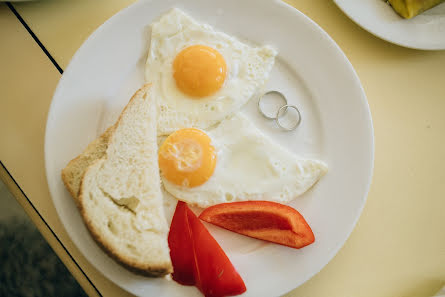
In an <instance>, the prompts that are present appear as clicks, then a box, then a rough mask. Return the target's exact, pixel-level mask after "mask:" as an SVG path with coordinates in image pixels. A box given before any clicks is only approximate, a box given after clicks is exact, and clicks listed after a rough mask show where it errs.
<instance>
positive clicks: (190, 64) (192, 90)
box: [145, 9, 277, 135]
mask: <svg viewBox="0 0 445 297" xmlns="http://www.w3.org/2000/svg"><path fill="white" fill-rule="evenodd" d="M276 54H277V52H276V51H275V50H274V49H273V48H271V47H269V46H251V45H248V44H246V43H244V42H241V41H239V40H238V39H236V38H234V37H232V36H229V35H227V34H225V33H222V32H218V31H215V30H214V29H213V28H212V27H211V26H209V25H206V24H201V23H198V22H197V21H195V20H194V19H192V18H191V17H190V16H188V15H186V14H185V13H184V12H182V11H181V10H179V9H172V10H170V11H169V12H168V13H166V14H164V15H162V17H161V18H160V19H159V20H158V21H157V22H155V23H153V24H152V26H151V41H150V49H149V53H148V58H147V63H146V70H145V79H146V81H147V82H151V83H153V88H154V90H153V92H154V93H153V94H154V95H155V96H156V98H157V99H158V133H159V135H168V134H170V133H172V132H174V131H176V130H178V129H181V128H200V129H206V128H208V127H210V126H212V125H215V124H217V123H218V122H220V121H221V120H223V119H224V118H225V117H227V116H229V115H231V114H233V113H235V112H237V111H238V110H239V109H240V108H241V107H242V106H243V105H244V104H245V103H247V101H248V100H249V99H250V98H251V97H252V96H253V95H254V94H256V93H258V92H260V89H261V88H262V86H263V85H264V84H265V82H266V81H267V79H268V77H269V74H270V71H271V70H272V67H273V65H274V62H275V56H276Z"/></svg>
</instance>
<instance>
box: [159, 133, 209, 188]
mask: <svg viewBox="0 0 445 297" xmlns="http://www.w3.org/2000/svg"><path fill="white" fill-rule="evenodd" d="M158 158H159V168H160V169H161V173H162V175H163V176H164V177H165V178H166V179H167V180H168V181H170V182H171V183H174V184H176V185H179V186H184V187H188V188H192V187H196V186H199V185H202V184H203V183H205V182H206V181H207V180H208V179H209V178H210V177H211V176H212V174H213V171H214V170H215V165H216V153H215V148H214V147H213V146H212V145H211V139H210V137H209V136H208V135H207V134H205V133H204V132H203V131H201V130H198V129H194V128H187V129H181V130H178V131H176V132H174V133H173V134H171V135H170V136H168V137H167V139H166V140H165V141H164V143H163V144H162V145H161V147H160V148H159V154H158Z"/></svg>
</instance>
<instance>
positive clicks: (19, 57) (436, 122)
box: [0, 0, 445, 297]
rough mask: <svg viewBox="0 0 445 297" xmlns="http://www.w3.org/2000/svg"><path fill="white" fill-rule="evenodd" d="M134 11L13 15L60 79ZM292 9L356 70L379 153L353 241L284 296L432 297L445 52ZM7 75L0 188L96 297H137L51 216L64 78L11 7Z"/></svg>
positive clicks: (2, 14)
mask: <svg viewBox="0 0 445 297" xmlns="http://www.w3.org/2000/svg"><path fill="white" fill-rule="evenodd" d="M132 2H133V1H131V0H121V1H118V0H96V1H86V0H76V1H60V0H59V1H50V0H47V1H41V2H40V1H39V2H28V3H20V4H14V7H15V9H16V10H17V12H18V13H19V15H20V16H21V17H22V18H23V20H24V21H25V22H26V24H28V26H29V27H30V28H31V30H32V31H33V32H34V34H35V35H36V36H37V38H38V39H39V40H40V41H41V43H42V44H43V45H44V47H45V48H46V49H47V50H48V51H49V53H50V54H51V55H52V57H53V58H54V59H55V61H56V62H57V63H58V64H59V65H60V67H61V68H62V69H64V68H65V67H66V66H67V64H68V63H69V61H70V59H71V57H72V55H73V54H74V53H75V52H76V50H77V49H78V48H79V46H80V45H81V44H82V42H83V41H84V40H85V39H86V38H87V37H88V36H89V35H90V34H91V33H92V32H93V31H94V30H95V29H96V28H97V27H98V26H99V25H101V24H102V23H103V22H104V21H105V20H106V19H108V18H109V17H111V16H112V15H113V14H114V13H116V12H118V11H119V10H121V9H122V8H124V7H126V6H128V5H129V4H131V3H132ZM288 3H289V4H291V5H293V6H294V7H296V8H297V9H299V10H300V11H302V12H303V13H305V14H306V15H307V16H309V17H310V18H312V19H313V20H314V21H315V22H317V23H318V24H319V25H320V26H321V27H322V28H323V29H324V30H326V31H327V32H328V33H329V34H330V35H331V37H332V38H333V39H334V40H335V41H336V42H337V43H338V44H339V45H340V47H341V48H342V50H343V51H344V52H345V53H346V55H347V56H348V58H349V60H350V61H351V63H352V65H353V66H354V68H355V69H356V71H357V73H358V75H359V77H360V80H361V82H362V84H363V86H364V89H365V92H366V95H367V97H368V102H369V105H370V108H371V112H372V117H373V121H374V129H375V148H376V151H375V170H374V178H373V183H372V186H371V190H370V193H369V196H368V200H367V203H366V206H365V209H364V211H363V213H362V216H361V218H360V220H359V222H358V224H357V226H356V228H355V230H354V231H353V233H352V235H351V237H350V238H349V239H348V241H347V242H346V244H345V245H344V247H343V248H342V249H341V250H340V252H339V253H338V254H337V255H336V256H335V258H334V259H333V260H332V261H331V262H330V263H329V264H328V265H327V266H326V267H325V268H324V269H323V270H322V271H321V272H320V273H318V274H317V275H316V276H315V277H313V278H312V279H311V280H309V281H308V282H306V283H305V284H304V285H302V286H300V287H299V288H296V289H295V290H293V291H292V292H290V293H289V294H288V295H287V296H295V297H296V296H305V297H317V296H320V297H324V296H326V297H350V296H351V297H352V296H355V297H368V296H369V297H379V296H381V297H386V296H388V297H390V296H402V297H417V296H432V295H433V294H434V293H435V292H436V291H437V290H439V289H440V287H442V286H443V285H445V228H444V227H445V169H444V168H445V51H436V52H431V51H430V52H429V51H418V50H411V49H406V48H402V47H399V46H396V45H392V44H390V43H387V42H385V41H382V40H380V39H378V38H376V37H374V36H373V35H371V34H369V33H368V32H366V31H364V30H363V29H361V28H359V27H358V26H357V25H356V24H354V23H353V22H352V21H350V20H349V19H348V18H347V17H346V16H345V15H344V14H343V13H342V12H341V11H340V10H339V9H338V8H337V7H336V6H335V5H334V4H333V3H332V1H326V0H325V1H322V0H289V1H288ZM0 65H1V68H0V69H1V70H0V89H1V91H2V94H1V99H0V112H1V117H0V160H1V162H2V164H3V165H4V167H5V168H3V169H2V170H0V177H2V179H4V180H5V181H6V182H7V183H8V185H9V186H10V189H11V190H12V192H13V193H14V194H15V196H16V197H17V199H18V200H19V202H20V203H21V205H22V206H23V207H24V208H25V210H26V211H27V213H28V214H29V215H30V216H31V218H32V220H33V221H34V223H35V224H36V225H37V227H38V228H39V230H40V231H41V232H42V234H43V235H44V237H45V238H46V239H47V240H48V242H49V243H50V245H51V246H52V247H53V249H54V250H55V251H56V253H57V254H58V255H59V256H60V257H61V259H62V261H63V262H64V263H65V265H67V267H68V269H69V270H70V271H71V272H72V273H73V275H74V276H75V277H76V279H77V280H78V281H79V283H80V284H81V285H82V287H83V288H84V289H85V290H86V292H87V293H88V294H89V295H90V296H98V293H97V291H96V289H95V288H94V287H93V285H92V284H94V286H95V287H96V288H97V290H98V291H99V292H100V294H102V295H103V296H131V294H129V293H126V292H125V291H124V290H122V289H120V288H119V287H117V286H116V285H114V284H113V283H111V282H110V281H108V280H107V279H106V278H105V277H104V276H102V275H101V274H100V273H99V272H98V271H97V270H95V269H94V268H93V267H92V266H91V265H90V264H89V263H88V262H87V261H86V259H85V258H84V257H83V256H82V254H81V253H80V252H79V250H78V249H77V248H76V247H75V246H74V245H73V243H72V242H71V240H70V239H69V236H68V235H67V233H66V232H65V230H64V228H63V227H62V225H61V223H60V220H59V218H58V216H57V214H56V211H55V209H54V206H53V204H52V202H51V198H50V195H49V192H48V187H47V184H46V179H45V172H44V161H43V141H44V133H45V124H46V116H47V112H48V108H49V104H50V102H51V98H52V94H53V92H54V89H55V87H56V85H57V82H58V80H59V78H60V76H61V75H60V73H59V72H58V70H57V69H56V68H55V66H54V65H53V64H52V63H51V61H50V60H49V58H48V57H47V56H46V55H45V53H44V52H43V51H42V49H41V48H40V47H39V45H38V44H37V43H36V42H35V40H34V39H33V38H32V37H31V35H30V34H29V33H28V32H27V30H26V29H25V28H24V26H23V25H22V24H21V23H20V22H19V20H18V19H17V17H16V16H14V14H13V13H12V12H11V9H10V8H9V7H7V6H6V5H5V4H0ZM8 172H9V174H8ZM14 180H15V182H16V183H17V184H15V183H14ZM19 187H20V189H21V190H22V191H23V192H21V191H20V189H19ZM25 195H26V197H27V198H26V197H25ZM28 199H29V200H28ZM31 204H32V205H33V206H34V207H35V209H33V207H32V205H31ZM37 212H38V213H40V215H41V217H40V216H39V215H38V214H37ZM44 221H45V222H46V223H47V225H46V224H45V222H44ZM51 230H52V231H51ZM63 247H65V249H64V248H63ZM70 255H71V256H72V257H70ZM87 277H88V278H87ZM88 279H89V280H90V281H89V280H88Z"/></svg>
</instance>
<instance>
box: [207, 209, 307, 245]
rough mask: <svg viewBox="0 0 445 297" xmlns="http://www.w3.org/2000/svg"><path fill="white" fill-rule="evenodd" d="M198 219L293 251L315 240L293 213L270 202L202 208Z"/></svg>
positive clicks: (299, 217) (301, 218)
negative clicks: (287, 247)
mask: <svg viewBox="0 0 445 297" xmlns="http://www.w3.org/2000/svg"><path fill="white" fill-rule="evenodd" d="M199 218H200V219H201V220H203V221H206V222H207V223H211V224H213V225H216V226H219V227H222V228H224V229H227V230H230V231H233V232H236V233H239V234H243V235H246V236H249V237H253V238H258V239H262V240H266V241H270V242H274V243H278V244H282V245H286V246H289V247H292V248H296V249H299V248H302V247H305V246H307V245H309V244H311V243H313V242H314V241H315V237H314V233H313V232H312V229H311V227H309V224H308V223H307V222H306V220H305V219H304V217H303V216H302V215H301V214H300V213H299V212H298V211H297V210H295V209H294V208H292V207H290V206H287V205H284V204H279V203H275V202H270V201H244V202H233V203H223V204H218V205H215V206H211V207H209V208H206V209H205V210H204V211H203V212H202V213H201V214H200V215H199Z"/></svg>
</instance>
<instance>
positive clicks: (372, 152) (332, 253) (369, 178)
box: [44, 0, 375, 294]
mask: <svg viewBox="0 0 445 297" xmlns="http://www.w3.org/2000/svg"><path fill="white" fill-rule="evenodd" d="M154 1H158V0H139V1H136V2H134V3H132V4H130V5H128V6H127V7H125V8H123V9H121V10H120V11H118V12H116V13H115V14H113V15H112V16H110V17H109V18H108V19H107V20H106V21H105V22H104V23H102V24H101V25H100V26H98V27H97V28H96V29H95V30H94V31H93V32H92V33H91V34H90V35H89V36H88V37H87V38H86V39H85V40H84V41H83V43H82V44H81V46H80V47H79V48H78V49H77V50H76V52H75V53H74V55H73V56H72V57H71V59H70V61H69V63H68V64H67V66H66V68H65V69H64V71H63V74H62V76H61V78H60V79H59V82H58V84H57V87H56V88H55V90H54V93H53V97H52V99H51V104H50V107H49V109H48V114H47V121H46V125H45V137H44V163H45V173H46V181H47V185H48V189H49V192H50V196H51V202H52V204H53V206H54V208H55V210H56V213H57V216H58V217H59V220H60V222H61V223H62V226H63V228H64V230H65V232H66V234H67V235H68V237H69V239H70V241H71V242H72V243H73V244H74V246H75V247H76V248H77V249H78V250H79V251H80V252H81V254H82V255H83V256H84V257H85V259H86V260H87V261H88V262H89V264H90V265H92V267H94V268H95V269H96V270H97V271H98V272H99V273H100V274H102V275H103V276H104V277H105V278H107V279H108V280H109V281H111V282H113V283H115V284H116V285H117V286H119V287H120V288H122V289H123V290H125V291H127V292H130V293H132V294H135V293H133V292H132V291H130V290H129V289H128V288H127V287H125V286H124V285H123V284H120V283H118V282H115V281H114V280H112V279H110V278H109V277H107V276H106V275H105V274H104V273H103V272H102V271H101V270H100V269H99V268H98V267H97V266H96V265H94V264H93V263H92V262H90V260H89V258H88V257H87V256H86V255H85V254H84V252H83V251H82V249H81V248H80V247H79V245H78V244H77V243H76V242H75V241H73V240H72V239H71V236H70V234H69V232H68V231H67V229H66V227H65V224H64V223H63V220H62V219H61V217H60V211H59V210H58V208H57V207H56V205H57V203H55V196H56V195H55V192H56V190H55V189H53V187H52V186H51V182H50V178H49V177H50V176H51V174H50V171H51V170H50V166H49V160H50V159H51V157H50V156H49V152H48V151H49V149H48V148H49V146H50V137H49V131H50V130H51V127H50V125H51V116H52V114H53V113H54V110H55V105H56V103H55V98H56V96H57V95H58V93H59V92H60V90H61V89H62V87H61V86H62V85H63V82H64V81H65V80H66V75H65V73H66V72H67V71H69V69H70V68H71V66H72V64H74V63H75V62H76V60H77V59H78V56H79V55H80V54H81V53H82V52H83V51H84V48H85V47H86V44H87V43H89V42H90V41H91V40H93V39H95V38H96V37H97V35H99V34H100V33H101V32H102V31H103V30H106V29H107V27H108V26H110V24H111V23H112V22H114V21H115V20H116V18H118V17H122V15H124V14H125V13H126V12H127V11H129V10H132V9H135V8H136V7H138V6H139V5H143V4H144V3H150V2H154ZM257 1H263V2H269V3H271V2H272V3H273V5H279V6H283V7H285V8H286V9H290V10H292V12H293V13H294V14H296V15H298V17H300V18H301V19H302V20H303V21H304V22H306V23H308V24H309V25H310V26H312V27H313V28H314V29H316V31H317V32H318V33H319V34H321V36H322V37H323V38H325V39H327V40H328V41H329V42H330V44H331V45H333V46H334V48H335V52H336V54H338V55H340V56H341V58H342V61H343V64H344V65H345V66H346V67H347V68H348V70H349V71H350V73H351V78H353V81H354V84H355V85H356V86H357V87H358V88H359V90H360V94H361V96H359V97H358V98H357V100H360V101H361V103H362V104H363V107H364V108H365V110H366V118H367V124H368V125H367V130H368V132H369V133H368V135H367V136H369V143H370V148H369V159H368V160H369V169H370V172H369V173H368V174H367V180H366V189H365V191H364V194H363V197H358V198H360V200H361V205H360V208H359V209H358V211H357V213H356V215H355V218H354V220H353V222H351V224H350V225H349V230H346V232H345V233H346V236H345V238H344V240H343V239H342V240H341V242H339V243H338V244H337V246H334V248H332V250H331V251H330V253H328V255H327V259H328V260H327V261H326V263H325V264H324V265H322V266H321V267H320V268H319V269H315V270H314V271H313V272H312V273H309V274H307V276H306V277H305V280H304V281H302V282H301V283H299V284H296V286H294V287H292V288H290V289H289V290H288V289H287V288H286V289H285V290H281V294H285V293H288V292H290V291H292V290H294V289H296V288H297V287H299V286H301V285H303V284H304V283H306V282H307V281H308V280H310V279H311V278H312V277H314V276H315V275H316V274H318V273H319V272H320V271H321V270H322V269H323V268H324V267H326V265H328V264H329V263H330V262H331V261H332V259H333V258H334V257H335V255H337V254H338V252H339V251H340V249H341V248H342V247H343V246H344V245H345V244H346V241H347V240H348V239H349V237H350V236H351V233H352V231H353V230H354V229H355V227H356V225H357V222H358V220H359V219H360V217H361V214H362V212H363V209H364V207H365V205H366V201H367V198H368V195H369V191H370V187H371V183H372V179H373V174H374V161H375V136H374V125H373V121H372V115H371V110H370V107H369V103H368V100H367V96H366V93H365V90H364V88H363V85H362V83H361V81H360V78H359V76H358V74H357V72H356V71H355V69H354V67H353V66H352V64H351V62H350V61H349V59H348V58H347V56H346V54H345V53H344V52H343V50H342V49H341V48H340V46H339V45H338V44H337V43H336V42H335V40H334V39H333V38H332V37H331V36H330V35H329V34H328V33H327V32H326V31H325V30H324V29H323V28H322V27H321V26H320V25H318V24H317V23H316V22H315V21H313V20H312V19H311V18H309V17H308V16H307V15H305V14H304V13H302V12H301V11H300V10H298V9H297V8H295V7H293V6H291V5H290V4H288V3H286V2H284V1H280V0H272V1H268V0H257ZM334 1H337V0H334ZM91 283H92V284H93V285H94V283H93V282H92V281H91Z"/></svg>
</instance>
